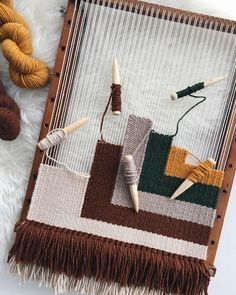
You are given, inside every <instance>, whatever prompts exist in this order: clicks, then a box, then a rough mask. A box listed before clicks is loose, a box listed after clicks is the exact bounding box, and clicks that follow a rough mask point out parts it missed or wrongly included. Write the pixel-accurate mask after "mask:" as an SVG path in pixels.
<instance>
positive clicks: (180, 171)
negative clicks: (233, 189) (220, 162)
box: [165, 146, 224, 188]
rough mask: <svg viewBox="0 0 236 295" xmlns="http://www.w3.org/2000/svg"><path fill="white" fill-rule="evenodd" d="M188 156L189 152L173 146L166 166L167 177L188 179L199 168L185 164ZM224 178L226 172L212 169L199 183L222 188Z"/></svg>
mask: <svg viewBox="0 0 236 295" xmlns="http://www.w3.org/2000/svg"><path fill="white" fill-rule="evenodd" d="M187 155H188V152H187V151H186V150H185V149H182V148H179V147H176V146H172V147H171V149H170V153H169V157H168V160H167V164H166V169H165V175H167V176H172V177H178V178H183V179H185V178H187V177H188V176H189V175H190V174H191V173H192V172H193V170H194V169H196V168H197V167H196V166H194V165H191V164H186V163H185V161H186V157H187ZM223 177H224V171H221V170H215V169H212V168H210V169H209V173H208V174H207V175H205V176H204V177H203V178H202V179H199V183H204V184H208V185H213V186H216V187H219V188H220V187H221V185H222V181H223Z"/></svg>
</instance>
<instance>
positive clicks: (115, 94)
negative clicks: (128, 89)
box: [100, 84, 121, 141]
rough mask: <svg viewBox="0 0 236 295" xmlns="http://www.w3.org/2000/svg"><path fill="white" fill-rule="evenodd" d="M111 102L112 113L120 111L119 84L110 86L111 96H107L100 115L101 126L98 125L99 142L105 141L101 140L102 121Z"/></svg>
mask: <svg viewBox="0 0 236 295" xmlns="http://www.w3.org/2000/svg"><path fill="white" fill-rule="evenodd" d="M110 102H111V105H112V111H113V112H115V111H119V112H120V111H121V86H120V85H119V84H112V86H111V94H110V96H109V99H108V102H107V105H106V107H105V110H104V112H103V114H102V120H101V124H100V134H101V140H102V141H105V140H104V138H103V134H102V129H103V123H104V119H105V115H106V113H107V111H108V107H109V104H110Z"/></svg>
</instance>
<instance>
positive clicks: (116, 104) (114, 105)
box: [111, 84, 121, 112]
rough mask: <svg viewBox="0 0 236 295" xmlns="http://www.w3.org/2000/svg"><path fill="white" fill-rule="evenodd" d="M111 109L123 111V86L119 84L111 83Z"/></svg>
mask: <svg viewBox="0 0 236 295" xmlns="http://www.w3.org/2000/svg"><path fill="white" fill-rule="evenodd" d="M111 95H112V101H111V110H112V112H117V111H118V112H121V86H120V85H119V84H112V85H111Z"/></svg>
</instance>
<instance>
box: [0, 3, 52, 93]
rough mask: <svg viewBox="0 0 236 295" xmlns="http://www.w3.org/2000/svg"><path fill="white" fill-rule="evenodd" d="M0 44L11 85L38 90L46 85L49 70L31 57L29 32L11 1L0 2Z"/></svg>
mask: <svg viewBox="0 0 236 295" xmlns="http://www.w3.org/2000/svg"><path fill="white" fill-rule="evenodd" d="M0 42H1V43H2V52H3V55H4V57H5V58H6V59H7V61H8V62H9V75H10V78H11V80H12V81H13V83H15V84H16V85H17V86H19V87H23V88H39V87H43V86H45V85H46V84H47V82H48V80H49V69H48V67H47V66H46V64H44V63H43V62H41V61H38V60H36V59H34V58H33V57H32V52H33V49H32V42H31V36H30V31H29V28H28V25H27V24H26V22H25V20H24V19H23V18H22V17H21V16H20V15H19V14H18V13H16V12H15V10H14V9H13V7H12V3H11V1H6V0H5V1H3V0H0Z"/></svg>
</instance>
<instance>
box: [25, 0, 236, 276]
mask: <svg viewBox="0 0 236 295" xmlns="http://www.w3.org/2000/svg"><path fill="white" fill-rule="evenodd" d="M118 2H119V0H118V1H117V0H113V1H112V4H111V5H110V6H112V7H113V8H118V6H116V5H117V4H118ZM126 3H131V4H132V3H133V4H136V3H138V5H144V7H145V8H146V9H147V10H146V13H148V11H150V10H151V8H153V7H154V8H156V9H157V8H158V9H159V14H157V15H156V17H160V16H163V13H166V12H168V13H170V15H171V17H170V20H171V21H174V22H178V21H179V20H178V19H177V16H178V15H179V14H181V15H184V16H185V18H186V19H188V18H189V17H192V16H200V17H201V18H203V19H204V21H209V20H210V21H211V22H213V23H214V22H216V21H219V20H220V21H221V23H222V22H223V23H224V26H223V30H225V31H227V30H230V29H231V27H232V26H235V22H233V21H230V20H224V19H220V18H217V17H210V16H207V15H201V14H196V13H192V12H187V11H183V10H179V9H174V8H169V7H164V6H159V5H156V4H148V3H144V2H139V1H138V2H137V1H136V0H127V2H126ZM97 4H98V5H100V4H101V2H100V1H99V0H98V1H97ZM107 5H108V3H107ZM74 7H75V3H74V0H69V2H68V7H67V11H66V15H65V20H64V25H63V29H62V34H61V39H60V43H59V47H58V52H57V57H56V62H55V66H54V70H53V74H52V79H51V85H50V90H49V93H48V98H47V104H46V108H45V113H44V117H43V121H42V126H41V131H40V135H39V140H40V139H42V138H44V137H45V136H46V134H47V133H48V131H49V130H50V122H53V119H54V117H53V109H54V107H56V106H57V104H58V101H57V100H56V96H57V93H58V91H60V84H59V78H60V77H61V76H63V74H64V73H63V60H64V59H66V58H67V50H66V49H67V46H68V47H69V45H68V44H69V43H70V40H69V38H70V37H69V31H70V29H71V27H72V26H73V25H74V23H73V22H72V15H73V11H74ZM123 9H124V8H123ZM133 12H134V11H133ZM180 22H184V19H181V20H180ZM191 25H193V23H191ZM196 25H197V26H199V25H200V24H199V23H197V24H196ZM218 29H219V28H217V30H218ZM233 34H236V26H235V29H234V32H233ZM235 103H236V93H235V92H234V103H233V107H232V109H231V114H230V118H229V120H228V126H229V125H231V126H233V127H232V128H227V130H226V132H225V136H224V143H223V145H222V148H221V157H222V159H223V160H224V161H226V166H225V176H224V180H223V184H222V189H221V191H220V196H219V201H218V205H217V213H216V219H215V221H214V226H213V229H212V230H211V235H210V239H209V243H208V246H209V247H208V253H207V264H208V265H209V270H210V274H211V275H212V276H214V274H215V267H214V260H215V256H216V251H217V247H218V243H219V239H220V234H221V230H222V226H223V222H224V217H225V214H226V209H227V204H228V201H229V196H230V191H231V188H232V185H233V179H234V173H235V170H236V130H235V125H236V111H235ZM43 156H44V153H43V152H42V151H41V150H40V149H39V148H36V152H35V157H34V161H33V166H32V170H31V174H30V178H29V182H28V188H27V191H26V195H25V200H24V204H23V209H22V213H21V217H20V219H21V220H24V219H26V217H27V212H28V209H29V206H30V201H31V197H32V194H33V190H34V186H35V182H36V179H37V173H38V168H39V165H40V163H41V161H42V159H43Z"/></svg>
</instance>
